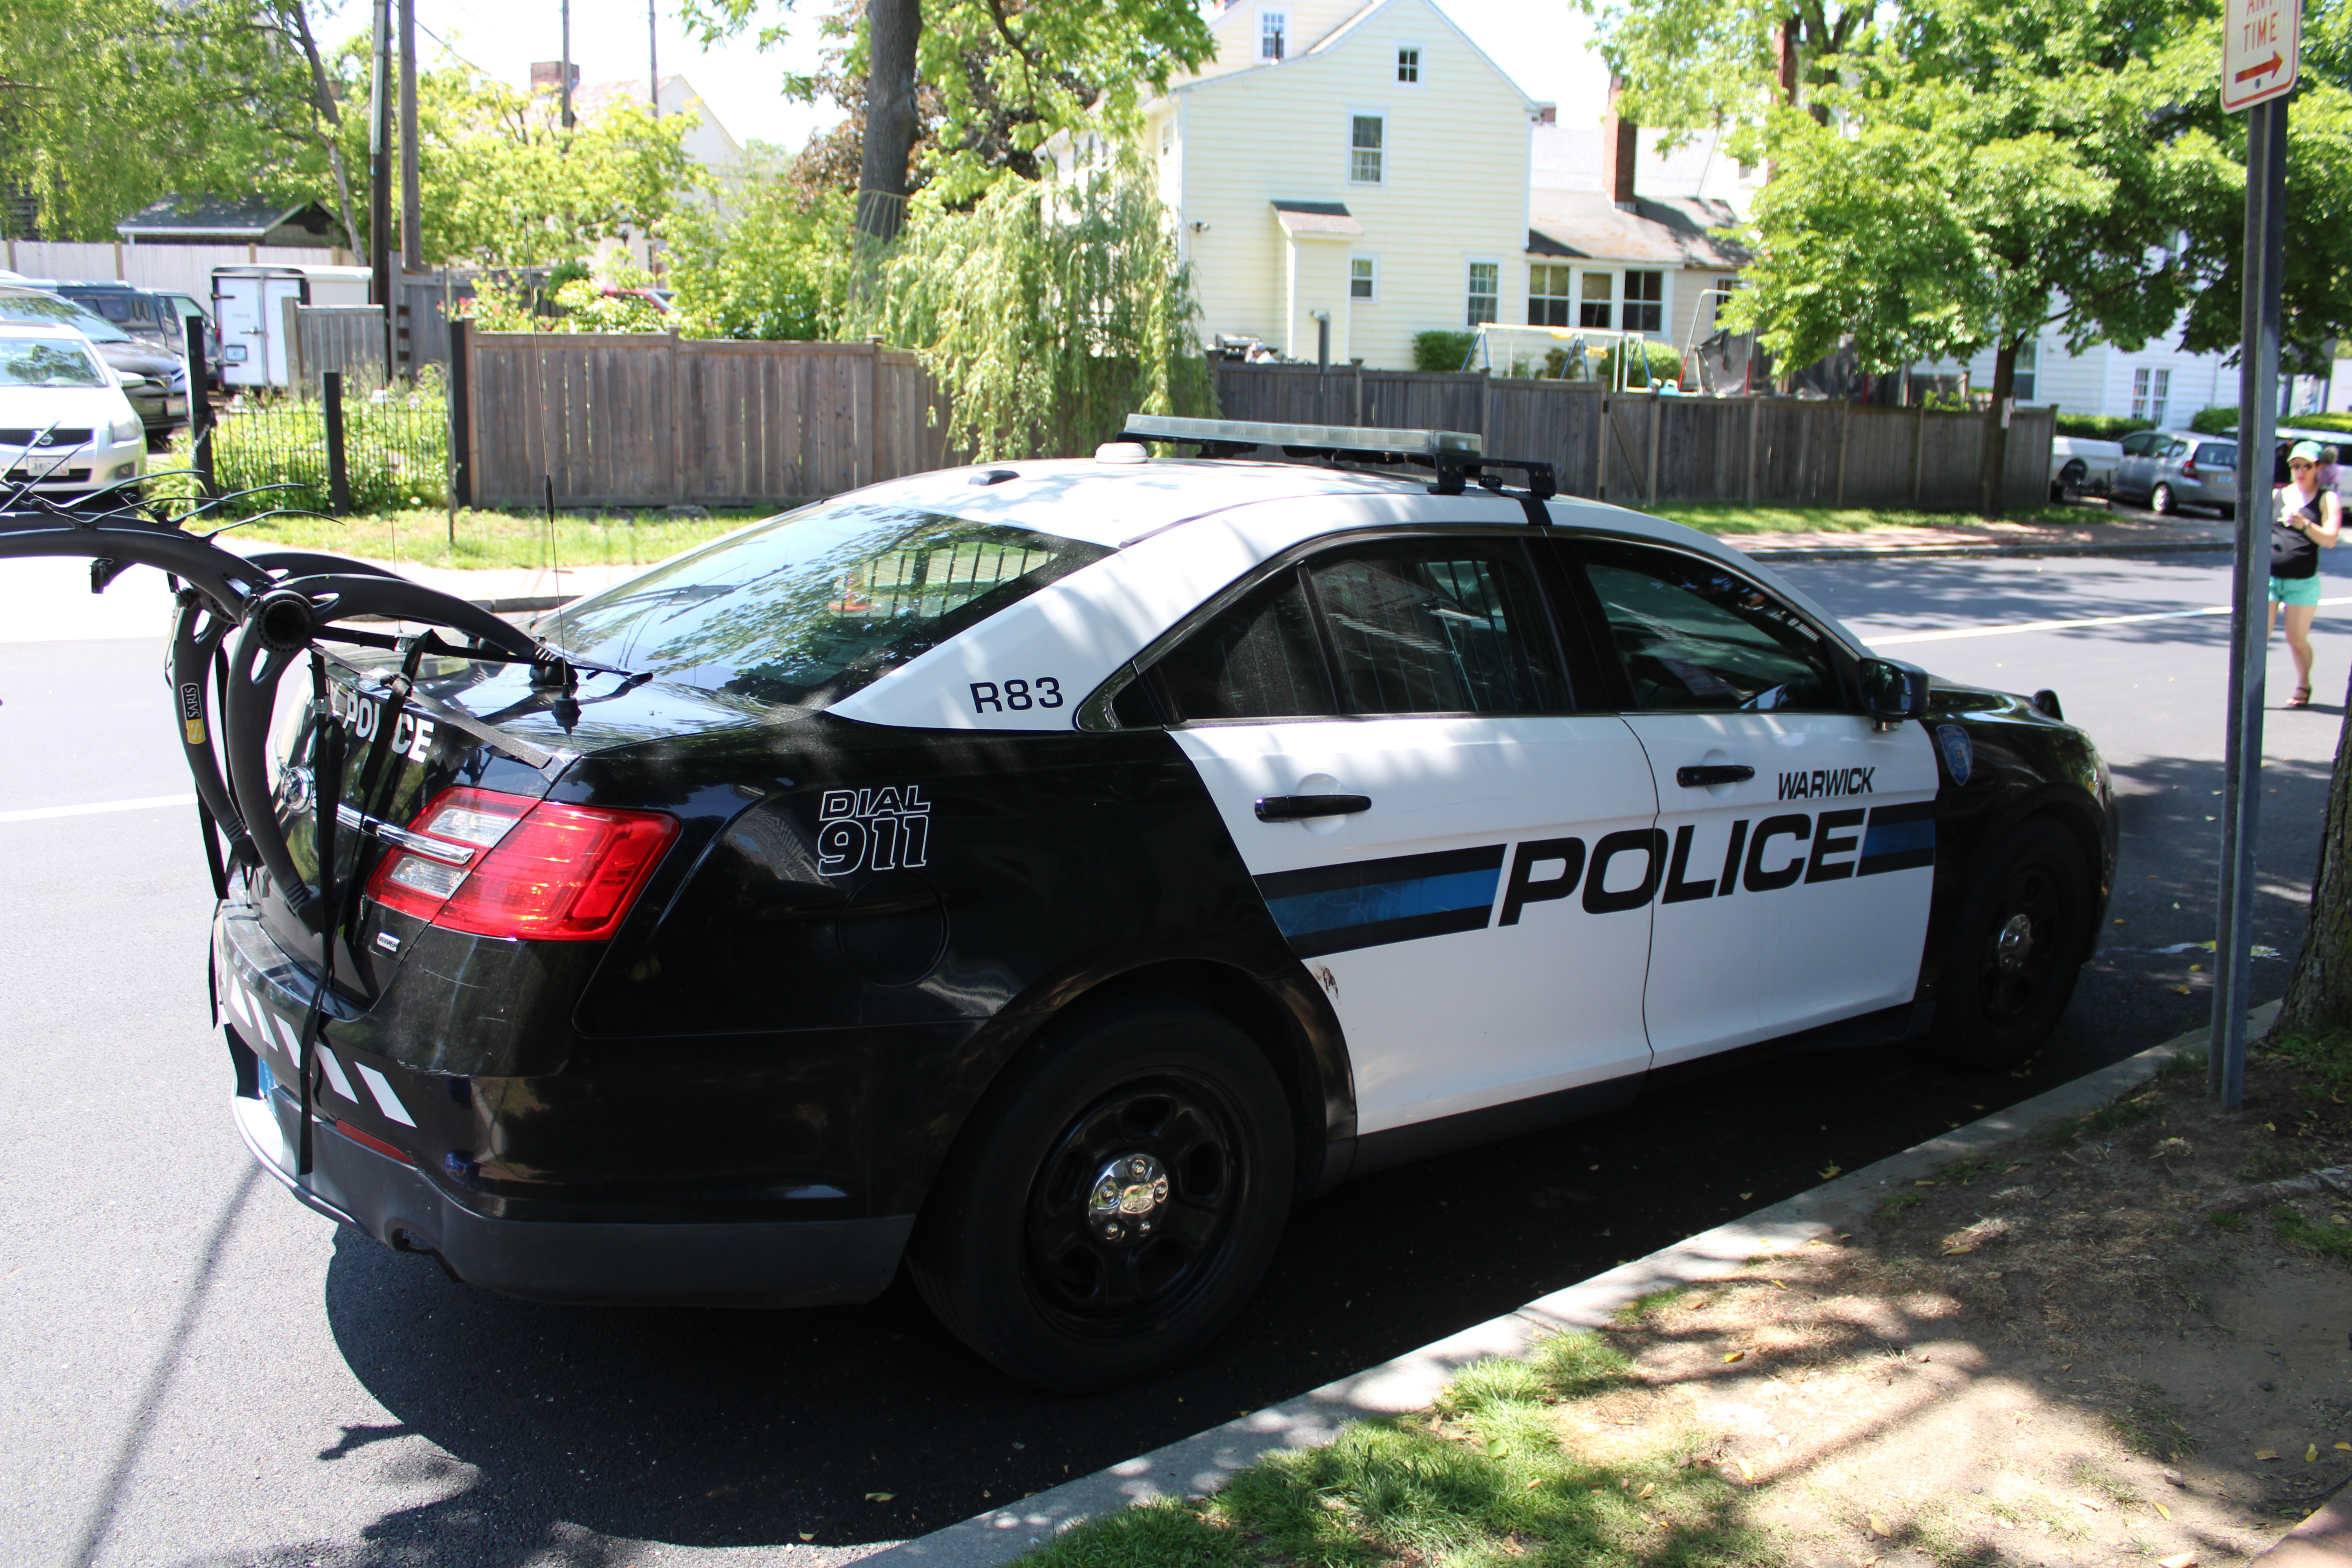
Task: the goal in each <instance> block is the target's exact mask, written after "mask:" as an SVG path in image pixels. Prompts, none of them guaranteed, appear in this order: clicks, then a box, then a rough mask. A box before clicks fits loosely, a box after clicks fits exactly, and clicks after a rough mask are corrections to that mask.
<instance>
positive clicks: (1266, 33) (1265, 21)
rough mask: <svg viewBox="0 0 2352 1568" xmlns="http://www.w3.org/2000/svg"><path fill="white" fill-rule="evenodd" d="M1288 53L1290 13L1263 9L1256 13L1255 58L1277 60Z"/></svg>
mask: <svg viewBox="0 0 2352 1568" xmlns="http://www.w3.org/2000/svg"><path fill="white" fill-rule="evenodd" d="M1289 53H1290V13H1289V12H1287V11H1273V10H1265V11H1260V12H1259V13H1258V14H1257V58H1260V59H1262V60H1278V59H1282V58H1285V57H1286V56H1287V55H1288V54H1289Z"/></svg>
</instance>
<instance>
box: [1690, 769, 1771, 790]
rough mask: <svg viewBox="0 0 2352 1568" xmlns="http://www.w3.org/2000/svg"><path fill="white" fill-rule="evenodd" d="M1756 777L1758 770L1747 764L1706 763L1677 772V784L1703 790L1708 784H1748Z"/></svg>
mask: <svg viewBox="0 0 2352 1568" xmlns="http://www.w3.org/2000/svg"><path fill="white" fill-rule="evenodd" d="M1755 776H1756V770H1755V769H1754V768H1751V767H1749V766H1748V764H1747V763H1702V764H1700V765H1699V766H1696V767H1688V768H1676V769H1675V783H1676V784H1680V785H1682V786H1683V788H1685V789H1703V788H1705V787H1706V786H1707V785H1708V784H1746V783H1747V782H1748V780H1749V779H1752V778H1754V777H1755Z"/></svg>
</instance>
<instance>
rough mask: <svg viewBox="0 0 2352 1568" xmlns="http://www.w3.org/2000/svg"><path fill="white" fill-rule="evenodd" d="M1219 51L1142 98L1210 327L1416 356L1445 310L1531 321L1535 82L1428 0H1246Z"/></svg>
mask: <svg viewBox="0 0 2352 1568" xmlns="http://www.w3.org/2000/svg"><path fill="white" fill-rule="evenodd" d="M1208 22H1209V28H1210V31H1211V32H1212V33H1213V35H1214V36H1215V38H1216V41H1217V54H1216V58H1214V59H1213V61H1212V62H1210V63H1209V64H1208V65H1206V66H1204V67H1203V68H1202V70H1201V72H1200V73H1199V74H1198V75H1195V76H1191V77H1185V78H1181V79H1177V80H1175V81H1173V82H1171V84H1170V87H1169V90H1168V91H1167V93H1166V94H1164V95H1163V96H1160V97H1159V98H1156V99H1154V100H1152V101H1151V102H1150V103H1149V104H1147V105H1146V106H1145V118H1146V124H1145V129H1144V138H1145V140H1144V149H1143V151H1144V153H1145V156H1146V158H1147V159H1148V160H1149V161H1150V162H1151V163H1154V164H1155V165H1156V166H1157V167H1158V169H1159V171H1160V194H1161V197H1162V199H1163V200H1165V201H1166V203H1167V204H1168V207H1169V211H1170V213H1171V216H1172V217H1173V219H1174V222H1175V224H1176V230H1177V237H1178V242H1179V244H1180V246H1181V251H1182V254H1183V256H1184V258H1185V259H1186V260H1188V261H1189V262H1190V263H1191V264H1192V275H1193V279H1194V285H1195V288H1196V289H1197V291H1198V293H1199V296H1200V300H1201V319H1200V322H1199V325H1200V329H1201V332H1202V337H1203V338H1204V339H1206V338H1210V337H1212V336H1213V335H1216V334H1223V335H1224V336H1226V337H1229V338H1234V337H1255V338H1259V339H1262V340H1264V342H1265V343H1266V344H1267V345H1268V346H1269V347H1270V348H1272V349H1274V350H1275V351H1276V352H1278V353H1284V354H1287V355H1289V356H1291V357H1294V358H1298V359H1307V360H1311V359H1313V358H1315V357H1316V353H1317V346H1318V329H1319V327H1320V326H1321V324H1322V321H1323V320H1324V319H1325V318H1328V322H1329V328H1330V340H1329V342H1330V351H1329V352H1330V355H1331V358H1332V360H1333V362H1334V363H1346V362H1347V361H1348V360H1349V359H1361V360H1363V361H1364V362H1365V363H1368V364H1371V365H1376V366H1397V367H1403V366H1410V365H1411V364H1412V339H1413V335H1414V334H1415V333H1417V332H1423V331H1430V330H1432V329H1433V328H1443V329H1447V330H1450V331H1462V330H1463V329H1464V328H1465V326H1468V325H1471V324H1474V323H1475V322H1477V321H1523V320H1525V319H1526V313H1527V308H1528V305H1527V288H1528V267H1527V265H1526V258H1527V254H1528V245H1529V243H1530V236H1529V230H1528V193H1529V188H1530V187H1529V183H1528V175H1529V133H1530V130H1531V128H1532V126H1533V125H1534V123H1535V122H1536V121H1538V118H1539V117H1540V114H1539V111H1540V109H1541V107H1542V106H1539V105H1538V104H1537V103H1536V102H1535V101H1534V100H1531V99H1529V98H1528V96H1527V95H1526V94H1525V93H1524V92H1522V91H1520V90H1519V89H1518V87H1517V85H1516V84H1514V83H1513V82H1512V80H1511V79H1510V78H1508V77H1507V76H1506V75H1504V74H1503V72H1502V71H1501V70H1500V69H1498V68H1496V65H1495V62H1494V61H1493V60H1491V59H1489V58H1487V57H1486V54H1485V53H1484V52H1483V51H1481V50H1480V49H1479V47H1477V46H1476V45H1475V44H1474V43H1472V42H1471V41H1470V39H1469V37H1467V36H1466V35H1465V34H1464V33H1463V32H1462V31H1461V29H1460V28H1458V27H1456V26H1454V24H1453V22H1451V21H1450V20H1448V19H1447V17H1446V16H1445V14H1444V12H1443V11H1441V10H1439V9H1438V8H1437V6H1435V5H1432V4H1430V0H1370V3H1367V0H1232V3H1230V4H1227V5H1223V6H1222V7H1221V8H1220V9H1218V10H1217V11H1216V12H1215V13H1214V14H1213V16H1210V17H1209V19H1208Z"/></svg>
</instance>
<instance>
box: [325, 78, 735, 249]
mask: <svg viewBox="0 0 2352 1568" xmlns="http://www.w3.org/2000/svg"><path fill="white" fill-rule="evenodd" d="M368 48H369V41H368V39H367V38H366V37H358V38H354V39H352V41H351V42H349V43H347V44H345V45H344V46H343V47H342V48H341V50H340V51H339V52H338V53H337V55H336V57H335V58H334V60H333V61H332V62H331V69H332V70H333V72H334V73H335V76H336V89H337V92H336V96H339V97H340V98H341V100H342V101H344V102H346V103H358V104H362V105H364V104H365V103H366V101H367V95H368V91H369V79H368ZM416 100H417V175H418V192H419V196H420V199H421V203H422V205H423V208H424V212H423V219H424V223H423V227H424V238H425V256H424V258H423V259H424V260H426V261H428V262H440V261H459V262H469V263H473V264H476V265H479V266H487V267H525V266H532V265H544V264H548V263H553V262H560V261H563V260H566V259H569V258H573V257H577V256H578V255H580V254H581V253H582V252H583V251H584V250H590V249H593V247H595V245H596V244H597V242H599V241H601V240H604V239H611V238H617V237H622V236H623V235H625V234H629V233H635V234H646V233H650V232H652V231H653V229H654V228H655V226H656V225H658V224H660V223H661V222H662V221H663V220H664V219H665V218H667V216H669V215H670V213H671V211H672V210H673V209H674V208H675V206H676V205H677V202H678V200H679V197H680V196H681V195H683V194H686V193H689V192H691V191H692V190H693V189H694V188H695V187H696V184H697V181H698V173H697V171H696V169H695V166H694V165H693V163H690V162H689V161H688V158H687V155H686V153H685V152H684V150H683V148H682V146H681V145H680V139H681V138H682V137H683V136H684V135H685V133H686V131H687V129H688V126H689V125H691V124H692V123H693V121H691V120H690V119H689V118H688V116H685V115H664V116H662V117H661V118H660V119H658V120H656V119H655V118H654V117H653V116H652V115H650V114H649V113H647V112H646V108H645V106H644V105H642V104H636V103H617V104H613V105H610V106H608V107H606V108H604V109H603V110H600V111H598V112H597V113H595V114H593V115H589V116H585V117H583V118H580V119H579V120H578V121H577V123H576V124H575V125H574V126H573V127H572V129H571V130H569V131H567V130H565V129H564V128H563V125H562V109H561V105H560V103H559V101H558V100H557V98H556V96H555V95H554V94H552V93H547V92H540V93H530V92H525V91H522V90H520V89H515V88H512V87H509V86H507V85H506V84H505V83H503V82H499V81H495V80H493V79H490V78H488V77H487V76H485V75H483V74H482V73H481V72H479V71H478V70H476V69H474V68H472V67H471V66H468V65H466V64H464V63H463V62H461V61H458V60H456V59H449V60H447V61H446V62H445V63H444V64H443V65H442V66H440V67H438V68H435V69H431V70H426V71H421V72H419V73H418V76H417V83H416ZM336 136H337V139H338V144H339V146H340V150H341V155H342V157H343V158H344V159H345V160H346V161H347V162H349V163H352V164H354V165H355V166H357V167H360V168H365V167H366V166H367V142H368V116H367V114H366V113H365V112H364V111H362V112H359V113H350V114H345V115H343V116H342V119H341V124H340V125H339V126H338V127H337V128H336ZM300 167H301V169H302V171H303V173H304V175H305V177H306V179H307V182H308V186H309V188H310V189H311V190H312V191H314V192H315V193H317V194H319V195H322V196H323V195H326V194H327V193H328V190H329V184H330V181H331V177H332V174H331V168H330V166H329V163H328V161H327V159H326V158H325V157H324V155H323V154H320V155H315V156H310V157H306V158H305V159H303V160H302V161H301V163H300ZM398 207H399V193H398V191H397V189H396V188H395V190H394V214H393V221H394V224H395V225H397V224H398V223H399V221H400V214H399V211H398ZM365 240H366V220H365V217H364V216H362V218H361V220H360V242H361V247H362V248H363V247H364V245H365Z"/></svg>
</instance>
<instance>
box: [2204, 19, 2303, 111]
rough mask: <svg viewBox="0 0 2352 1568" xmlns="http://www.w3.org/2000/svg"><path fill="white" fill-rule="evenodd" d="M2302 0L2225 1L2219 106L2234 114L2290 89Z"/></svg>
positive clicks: (2298, 53)
mask: <svg viewBox="0 0 2352 1568" xmlns="http://www.w3.org/2000/svg"><path fill="white" fill-rule="evenodd" d="M2302 51H2303V6H2302V4H2301V0H2229V5H2228V7H2227V10H2226V13H2225V14H2224V16H2223V17H2222V27H2221V107H2222V108H2223V109H2226V110H2230V111H2231V112H2232V113H2235V112H2236V111H2238V110H2242V109H2252V108H2253V107H2254V105H2256V104H2258V103H2268V102H2269V101H2270V100H2272V99H2274V98H2284V97H2285V96H2286V95H2287V94H2288V93H2290V92H2292V91H2294V80H2295V77H2296V74H2297V68H2298V66H2299V64H2300V58H2299V57H2300V56H2301V54H2302Z"/></svg>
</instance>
